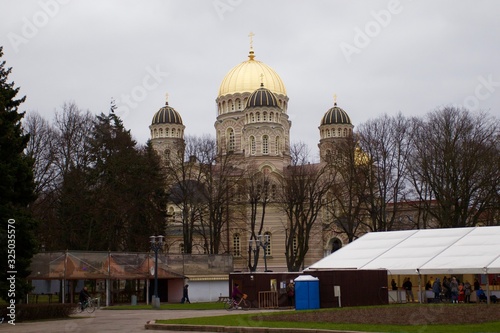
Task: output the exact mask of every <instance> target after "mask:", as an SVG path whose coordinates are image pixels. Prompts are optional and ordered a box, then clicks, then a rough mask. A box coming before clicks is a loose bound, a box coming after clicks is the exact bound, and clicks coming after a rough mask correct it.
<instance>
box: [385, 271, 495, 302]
mask: <svg viewBox="0 0 500 333" xmlns="http://www.w3.org/2000/svg"><path fill="white" fill-rule="evenodd" d="M493 284H496V280H494V283H493ZM402 287H403V289H404V290H405V293H406V300H407V301H408V302H415V297H414V295H413V284H412V282H411V279H410V278H409V277H407V278H405V279H404V281H403V285H402ZM391 289H392V290H398V286H397V283H396V281H395V280H394V279H392V280H391ZM425 289H426V290H429V291H432V292H433V293H434V299H432V301H433V302H441V301H448V300H449V301H451V302H452V303H470V302H471V295H472V293H474V292H475V293H476V300H477V301H479V302H480V301H486V294H485V292H484V290H483V289H482V287H481V284H480V283H479V280H478V279H474V282H473V284H471V283H470V282H469V281H468V280H465V282H462V281H459V279H458V278H457V277H455V276H451V277H446V276H445V277H443V281H441V279H440V278H439V277H436V278H435V279H434V278H433V277H431V278H430V279H429V280H428V281H427V283H426V284H425ZM490 300H491V301H492V302H493V303H496V302H497V297H496V296H495V295H492V296H490Z"/></svg>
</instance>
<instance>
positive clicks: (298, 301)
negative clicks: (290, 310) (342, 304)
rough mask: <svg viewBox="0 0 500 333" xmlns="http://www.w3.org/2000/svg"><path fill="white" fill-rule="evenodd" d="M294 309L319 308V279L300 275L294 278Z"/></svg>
mask: <svg viewBox="0 0 500 333" xmlns="http://www.w3.org/2000/svg"><path fill="white" fill-rule="evenodd" d="M294 281H295V310H310V309H319V279H318V278H317V277H314V276H311V275H301V276H299V277H297V278H296V279H295V280H294Z"/></svg>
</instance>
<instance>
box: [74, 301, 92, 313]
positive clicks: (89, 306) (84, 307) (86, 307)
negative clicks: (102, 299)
mask: <svg viewBox="0 0 500 333" xmlns="http://www.w3.org/2000/svg"><path fill="white" fill-rule="evenodd" d="M96 307H97V305H96V303H95V299H93V298H88V299H87V300H86V301H84V302H83V304H82V302H78V305H77V306H76V313H81V312H83V311H84V310H87V312H88V313H92V312H94V311H95V309H96Z"/></svg>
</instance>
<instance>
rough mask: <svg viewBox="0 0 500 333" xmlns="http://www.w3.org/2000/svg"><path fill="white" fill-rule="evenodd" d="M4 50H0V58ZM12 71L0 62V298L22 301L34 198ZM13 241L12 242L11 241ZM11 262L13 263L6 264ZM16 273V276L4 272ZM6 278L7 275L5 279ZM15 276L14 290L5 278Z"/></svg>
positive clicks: (32, 244)
mask: <svg viewBox="0 0 500 333" xmlns="http://www.w3.org/2000/svg"><path fill="white" fill-rule="evenodd" d="M2 56H3V48H2V47H0V58H2ZM11 70H12V68H6V67H5V61H1V62H0V193H1V197H2V199H1V200H0V219H1V221H2V227H1V229H0V244H2V246H1V248H0V249H1V250H0V253H1V258H2V260H1V265H0V270H1V272H2V278H1V279H0V296H1V297H2V298H3V299H5V300H10V299H13V298H15V299H16V300H21V299H23V298H24V296H25V294H26V293H27V292H29V291H30V288H31V287H30V285H29V284H28V283H27V281H26V277H27V276H28V275H29V273H30V272H29V271H28V268H29V264H30V262H31V258H32V257H33V254H34V252H35V243H36V242H35V237H34V229H35V227H36V223H35V221H34V219H33V218H32V217H31V216H30V213H29V211H28V205H29V204H30V203H32V202H33V201H34V199H35V194H34V189H35V184H34V181H33V169H32V168H33V161H32V159H31V158H29V157H28V156H26V155H25V153H24V150H25V148H26V146H27V144H28V141H29V135H26V134H23V130H22V127H21V120H22V118H23V117H24V113H19V112H18V108H19V105H20V104H21V103H23V102H24V100H25V97H22V98H19V99H16V95H17V93H18V92H19V88H15V87H14V82H10V83H9V82H8V76H9V74H10V72H11ZM14 241H15V242H14ZM8 260H12V261H8ZM7 272H15V273H7ZM6 275H7V276H6ZM13 276H15V279H16V283H15V285H16V287H15V291H14V292H13V289H12V288H11V284H10V281H9V280H7V278H10V277H13Z"/></svg>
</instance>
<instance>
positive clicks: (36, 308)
mask: <svg viewBox="0 0 500 333" xmlns="http://www.w3.org/2000/svg"><path fill="white" fill-rule="evenodd" d="M75 308H76V305H75V304H60V303H54V304H16V318H15V319H16V320H15V321H16V323H17V322H22V321H29V320H42V319H60V318H68V317H69V316H70V315H71V314H73V313H74V312H75ZM0 313H1V316H2V317H3V318H4V321H8V320H10V319H11V317H9V313H10V309H7V306H6V305H3V306H2V307H1V308H0Z"/></svg>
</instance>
